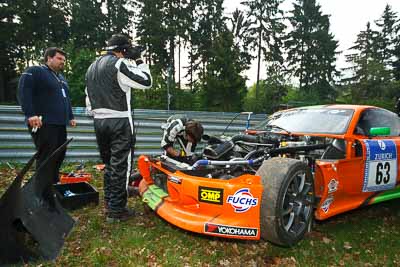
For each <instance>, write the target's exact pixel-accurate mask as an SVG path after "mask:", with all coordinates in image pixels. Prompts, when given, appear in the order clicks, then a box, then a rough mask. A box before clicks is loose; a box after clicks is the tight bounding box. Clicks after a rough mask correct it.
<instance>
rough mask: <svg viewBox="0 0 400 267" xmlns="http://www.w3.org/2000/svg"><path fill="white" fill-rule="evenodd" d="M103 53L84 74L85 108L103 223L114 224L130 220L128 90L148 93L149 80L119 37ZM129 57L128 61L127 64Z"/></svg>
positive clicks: (136, 54) (135, 54) (136, 53)
mask: <svg viewBox="0 0 400 267" xmlns="http://www.w3.org/2000/svg"><path fill="white" fill-rule="evenodd" d="M106 50H107V53H106V54H105V55H102V56H100V57H99V58H97V59H96V61H94V62H93V63H92V64H91V65H90V67H89V69H88V70H87V73H86V95H87V97H86V105H87V108H88V110H90V113H91V114H92V115H93V117H94V128H95V131H96V140H97V144H98V147H99V150H100V156H101V158H102V160H103V162H104V164H105V172H104V200H105V207H106V220H107V221H108V222H118V221H123V220H127V219H129V218H131V217H133V216H134V211H133V210H131V209H129V208H127V206H126V204H127V187H128V181H129V176H130V173H131V168H132V166H131V162H132V157H133V148H134V145H135V130H134V124H133V120H132V113H131V111H132V110H131V103H130V102H131V88H134V89H148V88H150V87H151V84H152V80H151V75H150V71H149V67H148V65H147V64H144V63H143V60H142V59H141V58H140V56H141V51H140V50H138V49H135V47H132V45H131V42H130V40H129V39H128V38H127V37H126V36H125V35H122V34H114V35H113V36H112V37H111V38H110V39H109V40H108V42H107V48H106ZM127 57H129V58H130V59H132V60H128V59H127Z"/></svg>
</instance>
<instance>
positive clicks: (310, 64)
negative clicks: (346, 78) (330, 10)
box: [285, 0, 338, 99]
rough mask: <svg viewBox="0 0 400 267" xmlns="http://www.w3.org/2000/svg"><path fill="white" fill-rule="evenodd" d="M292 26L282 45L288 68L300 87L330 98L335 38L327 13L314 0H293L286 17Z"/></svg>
mask: <svg viewBox="0 0 400 267" xmlns="http://www.w3.org/2000/svg"><path fill="white" fill-rule="evenodd" d="M289 21H290V24H291V25H292V28H293V30H292V31H291V32H289V34H288V36H287V40H286V41H285V46H286V48H287V49H288V58H287V64H288V69H289V71H290V72H291V73H292V74H294V76H295V77H297V78H299V87H300V91H302V92H303V93H305V94H307V95H310V96H311V95H313V96H317V97H318V98H320V99H329V98H330V99H332V98H334V97H335V91H334V89H333V87H332V85H331V84H332V83H333V82H334V76H335V75H336V74H337V70H336V65H335V62H336V49H337V47H338V43H337V41H335V40H334V36H333V35H332V34H331V33H330V29H329V28H330V22H329V16H328V15H323V14H322V11H321V6H320V5H319V4H317V3H316V1H315V0H297V1H296V2H295V3H294V9H293V10H292V11H291V16H290V17H289Z"/></svg>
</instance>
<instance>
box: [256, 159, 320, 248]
mask: <svg viewBox="0 0 400 267" xmlns="http://www.w3.org/2000/svg"><path fill="white" fill-rule="evenodd" d="M256 175H259V176H261V178H262V183H263V185H264V191H263V194H262V201H261V218H260V227H261V237H262V238H263V239H265V240H268V241H270V242H272V243H275V244H278V245H282V246H292V245H294V244H296V243H297V242H299V241H300V240H301V239H302V238H303V236H304V234H305V233H306V232H307V231H309V230H310V226H311V222H312V217H313V202H314V182H313V178H312V175H311V172H310V169H309V168H308V166H307V165H306V164H305V163H303V162H301V161H299V160H295V159H290V158H272V159H269V160H266V161H264V163H263V164H262V165H261V167H260V168H259V169H258V171H257V173H256Z"/></svg>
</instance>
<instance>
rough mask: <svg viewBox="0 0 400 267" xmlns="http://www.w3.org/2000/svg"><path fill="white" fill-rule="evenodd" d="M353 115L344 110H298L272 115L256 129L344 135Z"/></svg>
mask: <svg viewBox="0 0 400 267" xmlns="http://www.w3.org/2000/svg"><path fill="white" fill-rule="evenodd" d="M353 113H354V110H353V109H343V108H322V107H318V108H297V109H292V110H288V111H283V112H277V113H274V114H272V115H271V116H270V117H269V118H268V119H267V120H265V121H263V122H261V123H260V124H259V125H258V126H256V129H257V130H277V131H286V132H289V133H293V132H299V133H326V134H343V133H345V132H346V130H347V127H348V126H349V123H350V120H351V118H352V117H353Z"/></svg>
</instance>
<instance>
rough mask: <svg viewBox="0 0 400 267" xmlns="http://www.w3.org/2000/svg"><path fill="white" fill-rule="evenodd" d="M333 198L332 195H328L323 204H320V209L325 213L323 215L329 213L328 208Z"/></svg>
mask: <svg viewBox="0 0 400 267" xmlns="http://www.w3.org/2000/svg"><path fill="white" fill-rule="evenodd" d="M333 200H334V199H333V196H332V195H329V196H328V197H327V198H326V199H325V201H324V203H322V205H321V209H322V210H323V211H324V212H325V213H328V211H329V207H330V206H331V204H332V203H333Z"/></svg>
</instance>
